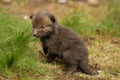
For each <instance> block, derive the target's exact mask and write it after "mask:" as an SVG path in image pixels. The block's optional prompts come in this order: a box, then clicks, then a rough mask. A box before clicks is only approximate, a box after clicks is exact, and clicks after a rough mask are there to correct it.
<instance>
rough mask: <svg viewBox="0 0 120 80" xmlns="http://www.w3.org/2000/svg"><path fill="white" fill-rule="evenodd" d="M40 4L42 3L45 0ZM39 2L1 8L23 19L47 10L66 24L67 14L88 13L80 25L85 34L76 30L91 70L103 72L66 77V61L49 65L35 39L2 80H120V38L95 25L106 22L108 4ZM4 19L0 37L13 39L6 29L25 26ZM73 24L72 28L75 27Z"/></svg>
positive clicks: (74, 23) (12, 18)
mask: <svg viewBox="0 0 120 80" xmlns="http://www.w3.org/2000/svg"><path fill="white" fill-rule="evenodd" d="M32 1H34V0H31V2H32ZM36 1H38V2H39V1H41V0H36ZM38 2H34V3H30V2H27V0H26V2H24V1H23V2H20V3H21V4H20V5H19V6H17V5H18V2H16V1H15V2H13V3H11V4H10V5H3V4H2V6H0V7H1V8H2V9H4V10H5V12H6V10H8V11H7V13H6V14H5V15H4V16H6V15H8V14H9V13H10V14H11V13H12V14H16V15H18V16H20V18H21V16H22V17H24V16H25V15H27V16H28V15H30V14H32V13H35V12H37V11H39V10H43V9H47V10H48V11H51V12H52V13H54V14H56V16H57V18H58V20H59V21H60V22H61V23H62V21H64V16H65V18H66V15H69V13H71V12H72V13H73V12H74V11H80V12H81V13H82V14H84V16H82V17H81V19H80V22H82V26H84V27H85V28H83V27H80V28H79V29H85V30H83V32H84V33H83V32H80V31H79V29H78V28H76V29H75V27H74V28H73V29H74V30H75V31H77V32H78V33H80V35H81V36H82V38H83V40H84V41H85V43H86V45H87V47H88V49H89V59H90V63H89V64H90V66H91V68H92V69H95V70H99V71H101V73H100V74H99V75H96V76H88V75H86V74H83V73H81V72H76V73H74V74H73V75H65V74H64V68H65V66H64V64H63V63H62V61H59V60H57V61H53V62H52V63H49V64H48V63H46V62H45V59H46V56H45V55H43V53H42V52H41V51H42V48H41V46H40V43H39V40H36V39H34V38H32V39H33V40H32V41H31V42H29V43H28V45H29V49H28V52H29V54H27V55H26V56H23V57H24V58H22V60H20V62H18V63H16V64H15V65H14V66H12V67H11V68H5V72H1V73H0V80H6V79H8V80H120V59H119V57H120V38H119V37H118V36H115V35H112V34H111V33H110V32H109V33H107V34H104V31H101V30H99V29H98V32H97V31H96V29H97V28H95V27H93V26H92V25H95V26H96V24H97V23H98V22H99V21H101V20H104V18H105V17H106V14H105V13H106V9H107V8H106V5H104V4H102V6H98V7H91V6H89V5H88V4H86V3H83V2H79V3H76V2H73V3H72V2H69V3H68V4H64V5H63V4H56V3H48V2H47V3H46V2H44V3H43V5H40V6H39V4H38ZM26 4H27V5H26ZM28 4H30V5H28ZM45 5H46V6H45ZM86 15H87V16H86ZM2 18H3V19H0V20H1V21H2V23H1V24H0V25H1V26H3V25H4V26H3V27H2V28H1V30H0V31H1V32H0V36H1V34H2V35H5V36H6V35H7V36H11V34H7V33H8V31H10V30H9V29H8V28H7V29H8V30H6V31H4V29H6V28H5V27H6V26H7V27H11V26H13V25H14V26H17V27H18V26H21V24H23V22H21V20H19V21H17V22H18V23H14V22H12V23H11V22H10V23H9V24H8V22H9V21H11V20H13V21H14V19H16V18H15V17H9V19H8V18H4V17H2ZM3 20H4V21H3ZM22 20H23V19H22ZM24 22H25V24H23V26H22V27H24V26H30V21H29V20H27V21H24ZM84 23H85V24H87V25H85V24H84ZM63 24H65V23H63ZM10 25H11V26H10ZM67 25H68V24H67ZM69 25H70V27H71V24H69ZM72 25H74V26H78V25H79V22H76V21H73V23H72ZM88 25H89V27H88ZM98 25H99V24H98ZM80 26H81V25H80ZM104 26H105V25H104ZM106 26H107V25H106ZM91 27H92V28H91ZM71 28H72V27H71ZM108 28H109V27H108ZM2 29H3V30H2ZM20 29H22V28H20ZM90 29H91V30H90ZM93 29H94V30H93ZM118 29H119V28H118ZM30 34H31V33H30ZM111 35H112V36H111ZM31 37H32V35H31ZM0 40H2V38H0ZM0 54H1V53H0Z"/></svg>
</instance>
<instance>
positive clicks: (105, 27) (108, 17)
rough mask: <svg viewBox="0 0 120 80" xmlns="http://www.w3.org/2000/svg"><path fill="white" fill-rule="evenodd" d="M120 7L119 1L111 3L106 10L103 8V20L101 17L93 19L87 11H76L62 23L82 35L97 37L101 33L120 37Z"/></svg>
mask: <svg viewBox="0 0 120 80" xmlns="http://www.w3.org/2000/svg"><path fill="white" fill-rule="evenodd" d="M119 7H120V6H119V0H118V1H113V2H109V3H108V5H107V6H106V7H104V9H103V8H102V11H103V12H104V13H105V14H104V15H105V17H104V18H103V19H101V20H99V16H97V17H91V16H92V15H89V14H88V13H86V11H85V10H82V11H80V10H75V11H73V12H72V13H70V14H68V15H67V16H65V17H64V18H63V19H62V21H61V23H62V24H63V25H65V26H68V27H70V28H72V29H74V30H75V31H76V32H77V33H79V34H81V35H89V34H90V35H96V34H97V33H98V32H100V33H101V34H103V35H111V36H120V24H119V21H120V16H119V14H120V10H119ZM104 15H103V16H104ZM97 18H98V19H97Z"/></svg>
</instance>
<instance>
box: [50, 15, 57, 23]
mask: <svg viewBox="0 0 120 80" xmlns="http://www.w3.org/2000/svg"><path fill="white" fill-rule="evenodd" d="M49 18H50V20H51V21H52V22H53V23H55V22H56V18H55V17H54V16H53V15H49Z"/></svg>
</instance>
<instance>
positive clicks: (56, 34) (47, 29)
mask: <svg viewBox="0 0 120 80" xmlns="http://www.w3.org/2000/svg"><path fill="white" fill-rule="evenodd" d="M30 18H31V19H32V24H33V35H34V36H36V37H38V38H40V39H41V42H42V44H43V45H42V46H43V51H44V53H45V54H47V61H48V62H50V61H52V60H54V59H55V57H60V58H62V59H63V60H64V62H65V64H66V65H68V72H70V73H72V72H74V71H76V70H77V68H79V69H81V71H82V72H84V73H86V74H89V75H94V74H97V72H94V71H91V69H90V68H89V66H88V50H87V48H86V46H85V44H84V42H83V41H82V40H81V39H80V38H79V36H77V35H76V33H74V32H73V31H72V30H71V29H68V28H66V27H62V26H61V25H59V24H58V23H57V21H56V19H55V17H54V16H53V15H52V14H50V13H48V12H39V13H37V14H36V15H32V16H30Z"/></svg>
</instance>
